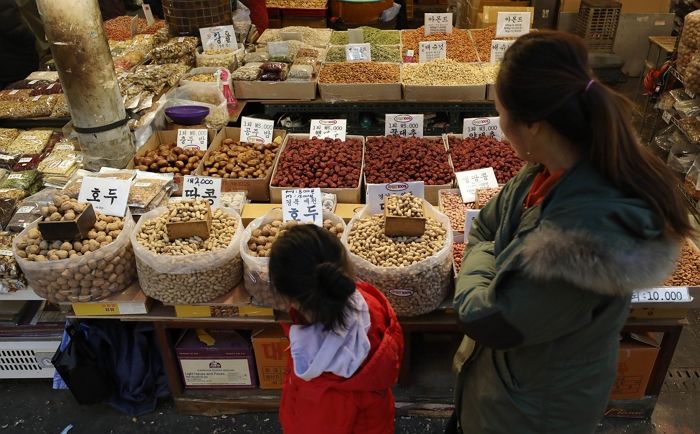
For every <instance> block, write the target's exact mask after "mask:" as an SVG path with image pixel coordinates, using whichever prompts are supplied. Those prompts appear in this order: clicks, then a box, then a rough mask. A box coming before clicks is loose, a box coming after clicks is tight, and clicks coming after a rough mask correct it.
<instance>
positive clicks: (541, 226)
mask: <svg viewBox="0 0 700 434" xmlns="http://www.w3.org/2000/svg"><path fill="white" fill-rule="evenodd" d="M496 90H497V99H496V107H497V109H498V111H499V114H500V122H501V128H502V129H503V132H504V133H505V135H506V136H507V138H508V140H509V142H510V144H511V146H512V147H513V149H514V150H515V151H516V152H517V154H518V155H519V156H520V157H521V158H522V159H524V160H526V161H527V162H528V163H529V164H527V165H526V166H525V168H523V170H522V171H521V172H520V173H519V174H518V175H517V176H516V177H515V178H513V179H512V180H511V181H510V182H509V183H508V184H507V185H506V186H505V187H504V188H503V190H502V191H501V193H500V194H499V195H498V196H496V197H495V198H494V199H493V200H491V201H490V202H489V203H488V204H487V205H486V206H485V207H484V208H483V209H482V210H481V212H480V214H479V217H478V218H477V219H476V220H475V222H474V225H473V226H472V229H471V231H470V233H469V240H468V241H469V245H468V249H467V250H466V252H465V255H464V259H463V263H462V268H461V271H460V274H459V277H458V280H457V285H456V292H455V299H454V306H455V309H456V310H457V311H458V312H459V320H460V323H461V326H462V327H463V330H464V333H465V335H466V336H465V339H464V341H463V343H462V346H461V347H460V350H459V351H458V353H457V355H456V356H455V364H456V366H457V367H458V368H459V375H458V382H457V388H456V406H455V408H456V415H455V417H454V418H453V422H454V423H453V424H452V425H451V426H450V427H448V432H460V430H461V432H463V433H464V434H481V433H504V434H511V433H512V434H530V433H532V434H590V433H593V432H594V431H595V429H596V426H597V424H598V422H599V421H600V419H601V417H602V415H603V411H604V409H605V405H606V403H607V400H608V397H609V395H610V390H611V387H612V385H613V382H614V380H615V371H616V362H617V354H618V340H619V333H620V330H621V328H622V326H623V324H624V322H625V319H626V318H627V315H628V313H629V307H630V296H631V294H632V291H633V290H635V289H639V288H645V287H653V286H654V285H658V284H660V283H661V282H663V281H664V279H665V278H667V276H668V275H669V274H670V272H671V271H672V269H673V266H674V262H675V260H676V258H677V256H678V253H679V248H680V243H681V240H682V239H683V238H684V237H686V236H688V235H690V234H691V233H692V228H691V226H690V222H689V220H688V209H687V207H686V205H685V204H684V201H683V198H682V197H681V196H680V193H679V191H678V190H677V189H676V187H675V181H674V179H675V178H674V175H673V174H672V173H671V172H670V171H669V170H668V169H667V168H666V166H665V164H664V163H663V162H662V161H661V160H658V159H657V158H656V157H655V156H653V155H652V154H650V153H649V152H647V150H646V149H645V148H643V147H642V146H641V145H640V143H639V141H638V139H637V137H636V135H635V132H634V129H633V127H632V125H631V122H630V116H631V111H632V108H631V105H630V104H629V102H628V100H626V99H625V98H624V97H622V96H621V95H619V94H617V93H616V92H614V91H613V90H611V89H609V88H607V87H606V86H604V85H603V84H601V83H600V82H598V81H596V80H595V78H594V77H593V74H592V71H591V68H590V66H589V64H588V53H587V50H586V48H585V46H584V44H583V41H582V40H581V39H580V38H578V37H577V36H573V35H570V34H566V33H561V32H534V33H530V34H528V35H525V36H522V37H520V38H519V39H518V40H517V41H515V43H514V44H513V45H512V46H511V47H510V48H509V49H508V51H507V52H506V54H505V58H504V60H503V63H502V65H501V69H500V72H499V74H498V80H497V82H496ZM455 425H458V426H455Z"/></svg>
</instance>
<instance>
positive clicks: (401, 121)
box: [384, 114, 423, 137]
mask: <svg viewBox="0 0 700 434" xmlns="http://www.w3.org/2000/svg"><path fill="white" fill-rule="evenodd" d="M384 135H385V136H401V137H423V115H421V114H415V115H400V114H387V115H386V117H385V119H384Z"/></svg>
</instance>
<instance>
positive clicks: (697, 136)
mask: <svg viewBox="0 0 700 434" xmlns="http://www.w3.org/2000/svg"><path fill="white" fill-rule="evenodd" d="M678 128H680V129H681V131H683V133H684V134H685V135H686V137H687V138H688V140H689V141H690V142H691V143H700V119H698V118H697V117H695V116H691V117H687V118H683V119H679V120H678Z"/></svg>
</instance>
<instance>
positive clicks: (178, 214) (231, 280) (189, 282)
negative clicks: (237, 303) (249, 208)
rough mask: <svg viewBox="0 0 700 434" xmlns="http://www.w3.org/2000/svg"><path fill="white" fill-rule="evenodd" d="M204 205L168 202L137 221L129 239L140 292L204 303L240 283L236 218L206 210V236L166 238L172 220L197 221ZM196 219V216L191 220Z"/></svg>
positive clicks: (227, 212) (240, 231)
mask: <svg viewBox="0 0 700 434" xmlns="http://www.w3.org/2000/svg"><path fill="white" fill-rule="evenodd" d="M207 207H208V203H207V202H206V201H202V200H199V201H178V202H171V203H170V204H168V206H167V207H160V208H156V209H154V210H153V211H150V212H148V213H146V214H144V215H143V216H142V217H141V219H139V223H138V225H136V229H135V230H134V232H133V234H132V235H131V243H132V244H133V246H134V253H136V269H137V270H138V275H139V283H140V284H141V288H142V289H143V292H144V293H145V294H146V295H148V296H149V297H153V298H155V299H156V300H160V301H162V302H163V303H167V304H192V303H205V302H208V301H211V300H213V299H215V298H217V297H219V296H221V295H224V294H226V293H228V292H230V291H231V290H233V288H235V286H236V285H237V284H238V283H239V282H240V281H241V277H242V276H241V275H242V273H243V267H242V261H241V254H240V239H241V235H242V234H243V226H242V223H241V217H240V216H239V215H238V214H237V213H235V212H233V211H230V210H227V209H217V210H211V231H210V233H209V238H208V239H206V240H203V239H202V238H199V237H190V238H180V239H175V240H170V239H168V235H167V229H166V225H167V223H169V222H171V219H173V218H179V219H180V221H183V220H182V219H187V220H190V219H199V218H201V216H202V213H203V212H206V211H205V210H206V208H207ZM197 216H199V218H198V217H197Z"/></svg>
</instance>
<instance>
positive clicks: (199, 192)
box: [182, 175, 221, 208]
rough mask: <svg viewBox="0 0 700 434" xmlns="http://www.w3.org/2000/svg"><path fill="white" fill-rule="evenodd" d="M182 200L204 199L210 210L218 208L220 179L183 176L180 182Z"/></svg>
mask: <svg viewBox="0 0 700 434" xmlns="http://www.w3.org/2000/svg"><path fill="white" fill-rule="evenodd" d="M182 198H183V199H185V200H188V199H192V200H196V199H206V200H208V201H209V205H211V207H212V208H218V207H219V201H220V200H221V178H213V177H211V176H193V175H185V178H184V179H183V180H182Z"/></svg>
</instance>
